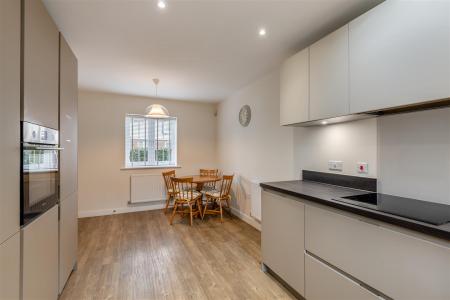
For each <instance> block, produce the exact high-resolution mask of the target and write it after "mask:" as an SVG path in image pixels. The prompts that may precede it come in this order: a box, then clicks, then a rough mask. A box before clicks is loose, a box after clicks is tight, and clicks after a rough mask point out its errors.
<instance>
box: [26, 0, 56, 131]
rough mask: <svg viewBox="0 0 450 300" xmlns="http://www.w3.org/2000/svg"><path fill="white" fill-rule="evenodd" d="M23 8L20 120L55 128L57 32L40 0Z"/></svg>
mask: <svg viewBox="0 0 450 300" xmlns="http://www.w3.org/2000/svg"><path fill="white" fill-rule="evenodd" d="M18 2H20V1H18ZM23 5H24V8H23V10H24V20H23V22H24V25H23V26H24V29H23V30H24V37H23V108H24V111H23V120H25V121H28V122H31V123H35V124H39V125H42V126H46V127H50V128H54V129H58V72H59V68H58V60H59V51H58V49H59V32H58V29H57V27H56V25H55V23H54V22H53V20H52V18H51V17H50V16H49V14H48V13H47V10H46V8H45V6H44V4H43V3H42V1H41V0H24V1H23Z"/></svg>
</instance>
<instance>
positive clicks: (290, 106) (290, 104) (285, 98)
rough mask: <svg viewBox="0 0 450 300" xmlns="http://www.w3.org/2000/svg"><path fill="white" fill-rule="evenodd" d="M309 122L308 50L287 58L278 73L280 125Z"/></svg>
mask: <svg viewBox="0 0 450 300" xmlns="http://www.w3.org/2000/svg"><path fill="white" fill-rule="evenodd" d="M308 120H309V48H306V49H304V50H302V51H300V52H299V53H297V54H295V55H294V56H292V57H290V58H288V59H287V60H286V61H285V62H284V63H283V65H282V67H281V71H280V124H281V125H290V124H295V123H300V122H306V121H308Z"/></svg>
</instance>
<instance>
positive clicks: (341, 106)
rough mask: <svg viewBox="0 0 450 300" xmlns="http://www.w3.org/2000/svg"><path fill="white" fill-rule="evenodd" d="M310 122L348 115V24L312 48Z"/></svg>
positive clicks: (310, 55) (310, 49)
mask: <svg viewBox="0 0 450 300" xmlns="http://www.w3.org/2000/svg"><path fill="white" fill-rule="evenodd" d="M309 59H310V62H309V63H310V119H311V120H320V119H326V118H331V117H337V116H343V115H347V114H348V113H349V86H348V74H349V71H348V25H345V26H343V27H341V28H340V29H338V30H336V31H335V32H333V33H331V34H329V35H327V36H326V37H324V38H323V39H321V40H319V41H318V42H316V43H314V44H313V45H311V47H310V48H309Z"/></svg>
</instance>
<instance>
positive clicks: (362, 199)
mask: <svg viewBox="0 0 450 300" xmlns="http://www.w3.org/2000/svg"><path fill="white" fill-rule="evenodd" d="M333 200H336V201H340V202H345V203H348V204H352V205H356V206H360V207H365V208H368V209H373V210H377V211H381V212H385V213H389V214H393V215H397V216H401V217H405V218H409V219H413V220H416V221H421V222H425V223H428V224H433V225H442V224H445V223H447V222H450V205H446V204H441V203H434V202H428V201H422V200H416V199H410V198H404V197H398V196H391V195H386V194H378V193H367V194H361V195H355V196H348V197H342V198H334V199H333Z"/></svg>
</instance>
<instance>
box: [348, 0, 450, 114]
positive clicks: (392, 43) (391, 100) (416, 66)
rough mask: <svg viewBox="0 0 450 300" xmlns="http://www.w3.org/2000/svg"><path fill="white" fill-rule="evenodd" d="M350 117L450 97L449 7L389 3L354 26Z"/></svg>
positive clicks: (393, 0) (436, 3) (439, 3)
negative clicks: (360, 113) (359, 113)
mask: <svg viewBox="0 0 450 300" xmlns="http://www.w3.org/2000/svg"><path fill="white" fill-rule="evenodd" d="M349 50H350V111H351V112H352V113H357V112H364V111H372V110H378V109H383V108H389V107H396V106H404V105H408V104H413V103H419V102H424V101H428V100H435V99H442V98H448V97H450V2H449V1H399V0H390V1H385V2H383V3H382V4H380V5H378V6H377V7H375V8H373V9H372V10H370V11H368V12H367V13H365V14H363V15H362V16H360V17H359V18H357V19H355V20H354V21H352V22H350V27H349Z"/></svg>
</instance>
